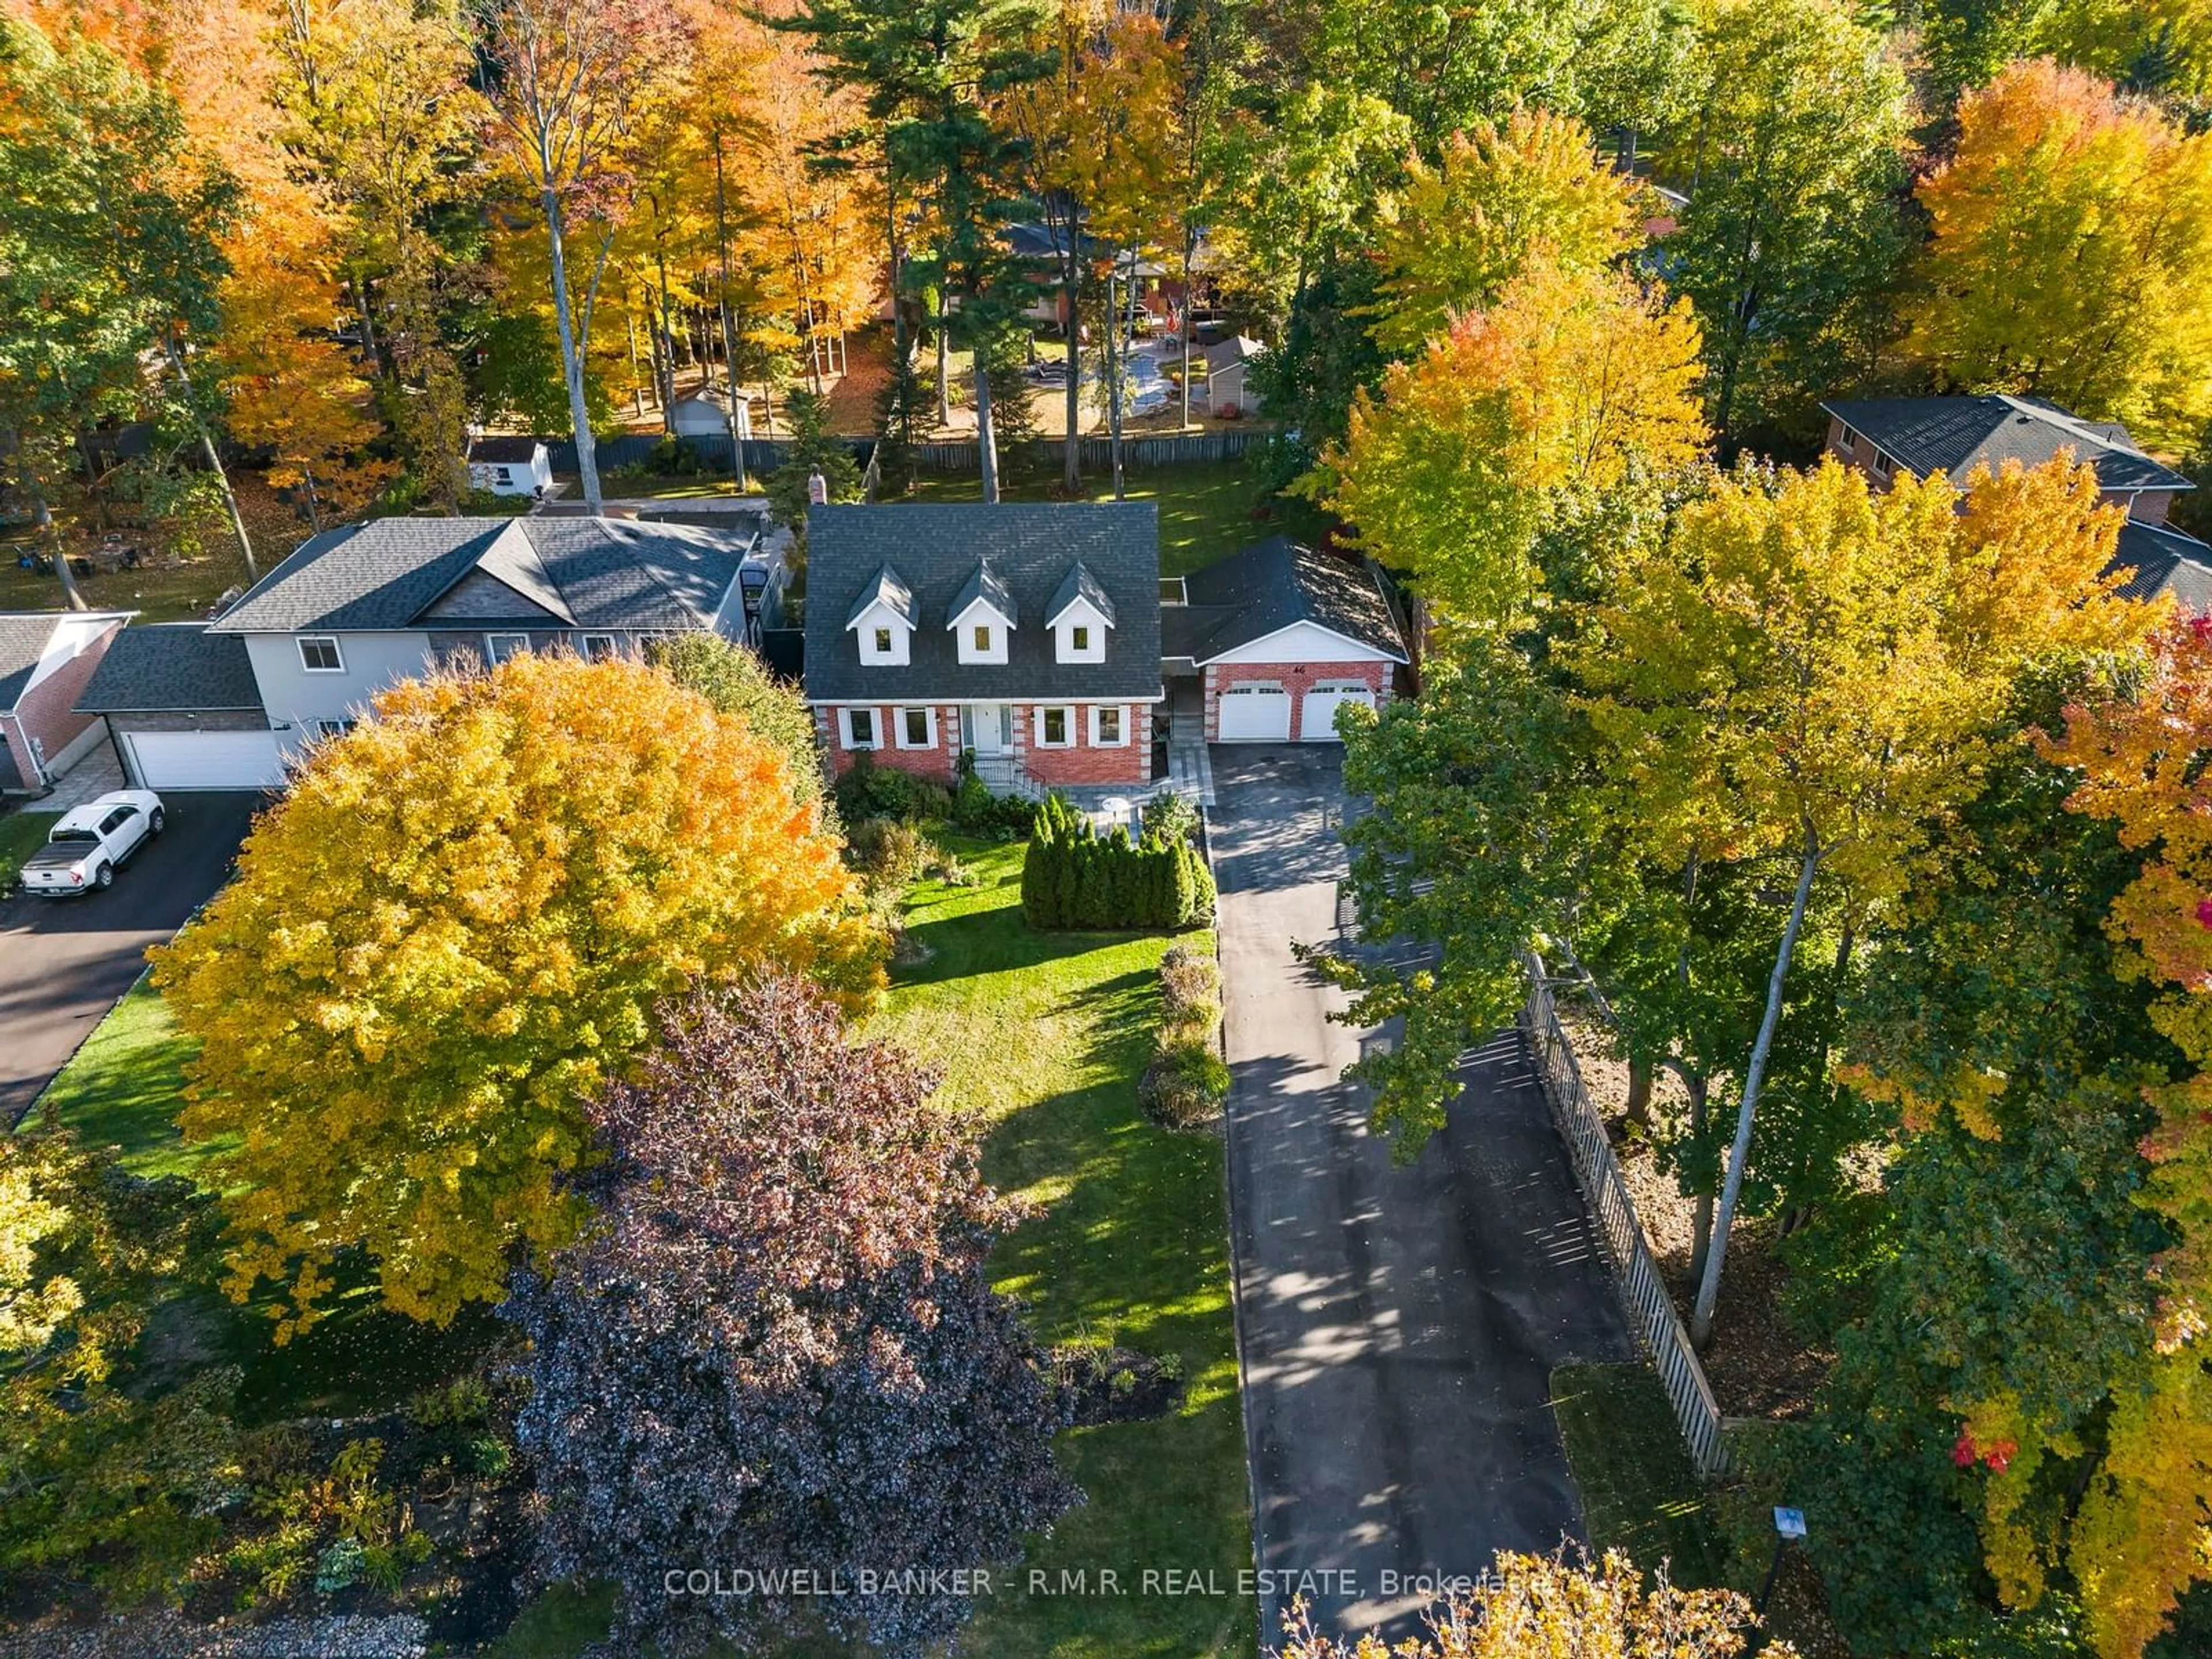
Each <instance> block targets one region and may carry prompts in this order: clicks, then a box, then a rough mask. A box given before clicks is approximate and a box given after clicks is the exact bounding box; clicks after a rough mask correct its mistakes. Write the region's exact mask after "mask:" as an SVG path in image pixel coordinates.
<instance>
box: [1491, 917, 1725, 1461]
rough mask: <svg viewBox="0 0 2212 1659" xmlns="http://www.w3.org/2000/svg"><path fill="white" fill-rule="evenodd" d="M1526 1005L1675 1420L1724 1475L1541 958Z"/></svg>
mask: <svg viewBox="0 0 2212 1659" xmlns="http://www.w3.org/2000/svg"><path fill="white" fill-rule="evenodd" d="M1521 1023H1522V1030H1524V1031H1526V1032H1527V1034H1528V1052H1529V1054H1530V1056H1531V1057H1532V1058H1533V1059H1534V1061H1535V1063H1536V1075H1537V1077H1538V1079H1540V1080H1541V1082H1542V1084H1543V1086H1544V1095H1545V1097H1546V1098H1547V1100H1548V1101H1549V1102H1550V1103H1551V1107H1552V1116H1553V1121H1556V1122H1557V1123H1558V1124H1559V1133H1561V1134H1562V1135H1563V1136H1565V1139H1566V1142H1567V1146H1568V1148H1569V1150H1570V1151H1571V1153H1572V1154H1573V1157H1574V1164H1575V1176H1576V1179H1577V1180H1578V1181H1579V1182H1581V1183H1582V1189H1583V1200H1584V1202H1586V1203H1587V1204H1588V1205H1589V1207H1590V1211H1591V1212H1592V1213H1593V1214H1594V1215H1595V1216H1596V1218H1597V1220H1598V1229H1599V1231H1600V1232H1601V1233H1602V1234H1603V1235H1604V1237H1605V1243H1606V1249H1607V1252H1608V1253H1609V1254H1610V1255H1612V1257H1613V1270H1614V1271H1615V1272H1616V1273H1618V1274H1619V1275H1620V1286H1621V1299H1622V1301H1623V1302H1624V1303H1625V1304H1626V1306H1627V1308H1628V1310H1629V1312H1630V1314H1631V1315H1632V1317H1633V1319H1634V1322H1635V1324H1636V1327H1637V1334H1638V1337H1639V1338H1641V1339H1642V1340H1643V1343H1644V1350H1645V1352H1648V1353H1649V1354H1650V1357H1651V1363H1652V1365H1653V1368H1654V1369H1655V1370H1657V1371H1658V1373H1659V1381H1660V1383H1662V1385H1663V1386H1664V1387H1665V1389H1666V1390H1667V1398H1668V1401H1671V1402H1672V1403H1673V1405H1674V1418H1675V1420H1676V1421H1677V1422H1679V1423H1680V1425H1682V1438H1683V1440H1684V1441H1685V1442H1686V1443H1687V1444H1688V1446H1689V1449H1690V1461H1691V1462H1693V1463H1695V1464H1696V1465H1697V1468H1698V1473H1699V1474H1701V1475H1705V1476H1707V1477H1708V1478H1710V1477H1711V1476H1715V1475H1720V1474H1726V1473H1727V1472H1728V1467H1729V1459H1728V1448H1727V1445H1726V1444H1725V1443H1724V1442H1723V1438H1722V1434H1721V1410H1720V1407H1719V1406H1718V1405H1717V1404H1716V1403H1714V1401H1713V1390H1712V1386H1711V1384H1710V1383H1707V1382H1706V1381H1705V1367H1704V1366H1703V1365H1701V1364H1699V1363H1698V1355H1697V1351H1696V1350H1695V1349H1694V1348H1692V1346H1690V1334H1689V1333H1688V1332H1687V1331H1686V1330H1685V1329H1684V1328H1682V1320H1681V1316H1680V1315H1679V1314H1677V1313H1676V1312H1675V1311H1674V1301H1673V1299H1672V1298H1671V1297H1668V1294H1667V1287H1666V1285H1664V1284H1663V1283H1662V1282H1661V1280H1660V1278H1659V1268H1658V1265H1657V1264H1656V1262H1654V1261H1652V1259H1651V1249H1650V1246H1649V1245H1648V1244H1646V1243H1644V1228H1643V1225H1641V1224H1640V1223H1639V1222H1638V1220H1637V1218H1636V1204H1635V1201H1634V1200H1632V1199H1631V1198H1630V1197H1629V1195H1628V1183H1627V1182H1626V1179H1624V1178H1623V1176H1622V1175H1621V1173H1620V1160H1619V1159H1618V1158H1614V1156H1613V1142H1612V1141H1611V1140H1610V1139H1607V1135H1606V1133H1605V1123H1604V1121H1603V1120H1602V1119H1601V1118H1600V1117H1599V1115H1598V1112H1597V1108H1596V1107H1595V1106H1594V1105H1593V1104H1592V1103H1590V1097H1589V1091H1588V1090H1587V1089H1585V1088H1584V1087H1583V1074H1582V1068H1581V1067H1580V1066H1577V1064H1576V1063H1575V1051H1574V1049H1573V1048H1571V1046H1570V1045H1569V1044H1568V1042H1567V1034H1566V1032H1565V1030H1562V1029H1561V1028H1560V1025H1559V1012H1558V1010H1556V1009H1555V1008H1553V1006H1552V987H1551V984H1550V982H1549V981H1547V979H1546V978H1545V976H1544V964H1543V961H1542V959H1541V957H1534V956H1532V957H1529V958H1528V1006H1527V1007H1526V1008H1525V1009H1523V1010H1522V1016H1521Z"/></svg>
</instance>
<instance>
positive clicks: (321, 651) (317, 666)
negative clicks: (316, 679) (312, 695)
mask: <svg viewBox="0 0 2212 1659" xmlns="http://www.w3.org/2000/svg"><path fill="white" fill-rule="evenodd" d="M300 666H301V669H302V670H303V671H306V672H307V673H310V674H343V673H344V672H345V659H344V658H343V657H342V656H340V655H339V654H338V641H337V635H334V634H302V635H300Z"/></svg>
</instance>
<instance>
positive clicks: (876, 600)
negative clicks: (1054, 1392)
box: [845, 565, 1004, 668]
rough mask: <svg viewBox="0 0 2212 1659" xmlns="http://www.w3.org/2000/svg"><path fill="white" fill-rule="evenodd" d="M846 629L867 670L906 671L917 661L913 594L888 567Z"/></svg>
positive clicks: (848, 618)
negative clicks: (852, 637) (915, 658)
mask: <svg viewBox="0 0 2212 1659" xmlns="http://www.w3.org/2000/svg"><path fill="white" fill-rule="evenodd" d="M845 627H846V629H847V630H848V632H850V633H852V634H853V635H855V636H856V637H857V638H858V640H859V641H860V662H861V665H863V666H864V667H869V668H903V667H905V666H906V665H908V663H909V662H911V661H912V660H913V659H914V653H913V648H912V641H913V639H914V592H913V590H912V589H911V588H909V587H908V586H907V585H906V584H905V583H904V582H903V581H902V580H899V574H898V572H897V571H896V570H894V569H892V568H890V566H889V565H885V566H884V567H883V568H882V569H880V570H878V571H877V572H876V575H875V580H872V581H871V582H870V583H868V585H867V586H865V587H863V588H862V589H861V590H860V597H859V598H858V599H854V601H853V608H852V610H851V611H850V612H848V614H847V616H846V617H845ZM1001 660H1004V659H1001Z"/></svg>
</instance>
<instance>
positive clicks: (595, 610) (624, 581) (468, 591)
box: [212, 518, 754, 634]
mask: <svg viewBox="0 0 2212 1659" xmlns="http://www.w3.org/2000/svg"><path fill="white" fill-rule="evenodd" d="M753 541H754V538H753V535H752V533H751V532H750V529H747V530H744V531H715V530H707V529H702V528H700V527H698V526H691V525H678V524H651V523H643V522H640V521H638V520H629V519H585V518H560V519H555V518H526V519H509V518H500V519H372V520H369V521H368V522H367V523H366V524H357V525H348V526H345V527H344V528H343V529H342V530H332V531H327V532H325V533H324V534H322V535H319V536H315V537H312V538H309V539H308V540H307V541H306V542H303V543H302V544H301V545H300V548H299V550H298V551H296V552H295V553H294V554H293V555H292V556H291V557H289V558H288V559H286V560H285V561H284V562H283V563H282V564H280V565H278V566H277V567H276V568H275V569H274V570H272V571H270V573H269V574H267V575H266V576H264V577H263V578H262V579H261V580H259V581H258V582H256V583H255V584H254V585H253V586H252V588H251V589H250V590H249V591H248V592H246V596H245V598H243V599H240V600H239V602H238V603H237V604H236V605H233V606H232V607H231V608H230V609H229V610H228V611H225V612H224V613H223V615H222V617H220V618H218V619H217V620H216V622H215V623H213V624H212V626H213V628H214V629H215V631H216V632H217V633H219V634H290V633H298V632H301V631H310V630H319V631H328V632H332V633H344V632H379V631H390V630H392V629H416V628H445V627H452V628H463V627H478V626H481V625H482V624H483V623H487V622H516V623H537V624H548V623H550V625H552V626H555V627H569V628H618V629H645V630H670V631H681V630H688V629H696V628H704V627H707V626H708V625H709V624H710V623H712V622H713V620H714V614H715V612H716V611H717V610H719V609H720V605H721V603H722V599H723V598H724V596H725V595H726V594H727V593H728V592H729V590H730V584H731V583H732V582H733V581H734V580H737V574H738V565H739V563H740V562H743V560H744V556H745V554H746V553H747V552H748V551H749V550H750V549H751V547H752V545H753Z"/></svg>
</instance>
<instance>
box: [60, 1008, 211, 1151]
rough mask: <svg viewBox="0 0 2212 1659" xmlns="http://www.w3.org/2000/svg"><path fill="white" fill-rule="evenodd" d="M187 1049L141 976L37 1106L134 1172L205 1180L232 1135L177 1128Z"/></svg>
mask: <svg viewBox="0 0 2212 1659" xmlns="http://www.w3.org/2000/svg"><path fill="white" fill-rule="evenodd" d="M191 1054H192V1046H191V1042H190V1041H189V1040H188V1039H186V1038H185V1037H184V1036H181V1035H180V1034H179V1032H178V1030H177V1027H176V1024H175V1022H174V1021H173V1020H172V1019H171V1018H169V1010H168V1006H167V1004H166V1003H164V1002H163V1001H162V1000H161V993H160V992H158V991H156V990H155V988H154V986H153V981H150V980H149V979H147V978H146V977H144V976H143V975H141V976H140V978H139V981H138V982H137V984H136V985H134V986H132V987H131V989H130V990H129V991H128V992H127V993H125V995H124V998H123V1000H122V1001H120V1002H118V1003H117V1004H116V1005H115V1006H114V1007H113V1008H112V1009H111V1010H109V1011H108V1014H107V1018H105V1019H103V1020H101V1021H100V1024H98V1025H97V1026H95V1027H94V1030H93V1033H92V1035H91V1036H88V1037H87V1038H86V1039H85V1040H84V1046H83V1047H82V1048H79V1049H78V1050H77V1051H76V1055H75V1057H74V1058H72V1059H71V1060H70V1063H69V1064H68V1065H67V1066H64V1067H63V1068H62V1072H61V1075H60V1076H58V1077H57V1078H56V1079H54V1080H53V1081H52V1083H50V1084H48V1085H46V1093H45V1094H44V1095H42V1096H40V1107H41V1108H45V1107H49V1106H50V1107H52V1109H54V1110H55V1111H56V1112H57V1113H58V1114H59V1115H60V1117H61V1120H62V1121H63V1122H64V1123H65V1124H67V1125H68V1126H69V1127H71V1128H73V1129H75V1130H76V1132H77V1133H78V1135H79V1136H80V1137H81V1138H82V1139H83V1140H84V1141H85V1142H86V1143H87V1144H88V1145H90V1146H118V1147H120V1148H122V1152H123V1167H124V1168H125V1169H126V1170H130V1171H131V1174H133V1175H139V1176H168V1175H176V1176H188V1177H190V1178H191V1179H192V1180H194V1181H201V1182H205V1181H207V1180H208V1179H209V1178H210V1177H209V1176H208V1171H207V1165H208V1164H209V1162H210V1160H211V1159H213V1158H216V1157H217V1156H218V1155H219V1154H221V1153H222V1152H227V1151H228V1150H229V1149H230V1148H231V1147H232V1146H234V1145H235V1144H236V1140H235V1138H234V1137H224V1138H222V1139H216V1140H204V1141H186V1140H185V1139H184V1138H183V1137H182V1136H181V1135H179V1133H177V1126H176V1114H177V1110H178V1109H179V1107H180V1106H181V1105H182V1104H183V1103H184V1096H185V1063H186V1061H188V1060H190V1059H191Z"/></svg>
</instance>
